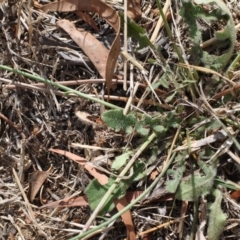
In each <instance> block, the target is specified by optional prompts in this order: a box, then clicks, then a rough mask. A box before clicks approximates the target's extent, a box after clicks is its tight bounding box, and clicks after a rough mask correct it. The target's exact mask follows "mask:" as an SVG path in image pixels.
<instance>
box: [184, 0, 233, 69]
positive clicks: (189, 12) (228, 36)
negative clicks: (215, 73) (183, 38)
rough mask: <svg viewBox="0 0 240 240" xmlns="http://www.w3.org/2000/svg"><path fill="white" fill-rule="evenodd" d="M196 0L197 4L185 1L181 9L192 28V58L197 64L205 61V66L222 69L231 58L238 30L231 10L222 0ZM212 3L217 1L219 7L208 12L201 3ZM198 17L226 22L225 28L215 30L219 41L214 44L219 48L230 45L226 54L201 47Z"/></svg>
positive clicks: (190, 34)
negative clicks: (208, 50) (216, 53)
mask: <svg viewBox="0 0 240 240" xmlns="http://www.w3.org/2000/svg"><path fill="white" fill-rule="evenodd" d="M194 2H195V3H196V4H197V5H196V4H193V3H192V2H190V1H183V5H182V8H181V11H180V14H181V15H182V17H183V18H184V21H185V22H186V23H187V24H188V25H189V28H190V31H189V36H190V38H191V39H192V42H193V47H192V49H191V55H192V59H194V60H195V64H196V65H199V64H201V63H203V64H204V65H205V67H208V68H212V69H215V70H219V69H222V68H223V67H225V66H226V64H227V63H228V61H229V60H230V58H231V56H232V53H233V50H234V45H235V41H236V30H235V27H234V21H233V18H232V15H231V12H230V11H229V9H228V8H227V6H226V5H225V4H224V2H223V1H221V0H195V1H194ZM211 3H213V4H214V3H215V4H216V5H217V6H218V8H216V9H214V10H212V11H211V12H210V11H209V12H206V11H205V10H204V9H203V7H202V6H201V4H209V5H210V4H211ZM198 19H203V20H205V21H206V22H212V21H215V22H219V21H222V22H226V25H225V28H223V29H222V30H221V31H218V32H215V38H216V39H217V43H216V44H214V47H217V48H221V47H223V46H224V45H228V46H229V48H228V50H227V51H225V53H224V54H222V55H220V56H217V55H213V54H209V53H208V52H206V51H203V50H202V48H201V47H200V44H201V43H202V36H201V35H202V34H201V28H200V25H199V24H197V20H198Z"/></svg>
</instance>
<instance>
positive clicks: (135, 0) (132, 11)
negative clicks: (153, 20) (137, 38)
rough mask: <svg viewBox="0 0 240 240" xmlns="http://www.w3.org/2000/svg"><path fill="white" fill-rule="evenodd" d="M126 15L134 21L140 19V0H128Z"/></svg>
mask: <svg viewBox="0 0 240 240" xmlns="http://www.w3.org/2000/svg"><path fill="white" fill-rule="evenodd" d="M127 4H128V17H130V18H131V19H133V20H134V21H138V20H140V19H141V16H142V10H141V5H140V0H128V2H127Z"/></svg>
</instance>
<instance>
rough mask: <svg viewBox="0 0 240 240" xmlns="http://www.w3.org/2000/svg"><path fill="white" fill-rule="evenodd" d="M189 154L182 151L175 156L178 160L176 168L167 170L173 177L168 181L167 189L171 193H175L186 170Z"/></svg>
mask: <svg viewBox="0 0 240 240" xmlns="http://www.w3.org/2000/svg"><path fill="white" fill-rule="evenodd" d="M186 156H187V152H186V151H184V152H180V153H178V154H177V156H176V157H175V160H174V162H177V166H176V170H173V169H169V170H168V171H167V175H168V176H170V177H171V178H172V179H171V180H168V181H167V183H166V190H167V191H168V192H170V193H175V192H176V190H177V188H178V186H179V184H180V182H181V179H182V176H183V173H184V171H185V158H186Z"/></svg>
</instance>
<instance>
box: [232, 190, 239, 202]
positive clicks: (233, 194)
mask: <svg viewBox="0 0 240 240" xmlns="http://www.w3.org/2000/svg"><path fill="white" fill-rule="evenodd" d="M230 196H231V198H232V199H235V200H237V199H239V198H240V190H237V191H233V192H232V193H231V195H230Z"/></svg>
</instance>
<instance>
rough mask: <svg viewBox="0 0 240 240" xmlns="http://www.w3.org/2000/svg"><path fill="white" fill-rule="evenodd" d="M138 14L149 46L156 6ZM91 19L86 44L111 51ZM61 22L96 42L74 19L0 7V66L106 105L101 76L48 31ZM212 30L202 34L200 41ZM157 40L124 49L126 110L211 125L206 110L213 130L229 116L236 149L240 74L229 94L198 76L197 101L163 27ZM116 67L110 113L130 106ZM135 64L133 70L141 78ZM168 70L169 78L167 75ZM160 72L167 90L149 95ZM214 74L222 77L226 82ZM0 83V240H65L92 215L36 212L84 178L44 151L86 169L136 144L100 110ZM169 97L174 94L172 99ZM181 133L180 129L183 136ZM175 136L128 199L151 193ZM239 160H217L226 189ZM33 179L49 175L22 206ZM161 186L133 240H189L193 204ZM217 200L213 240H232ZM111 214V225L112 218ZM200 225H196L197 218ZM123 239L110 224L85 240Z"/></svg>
mask: <svg viewBox="0 0 240 240" xmlns="http://www.w3.org/2000/svg"><path fill="white" fill-rule="evenodd" d="M39 2H41V1H39ZM173 2H174V3H172V9H171V10H169V12H168V14H170V12H172V16H174V17H173V19H171V20H169V23H170V27H171V31H172V33H173V37H174V41H175V42H176V43H177V45H178V46H179V47H180V50H181V52H182V56H183V59H184V60H185V63H187V62H188V61H189V63H190V64H191V61H192V59H189V58H188V54H189V48H190V46H189V44H190V43H189V39H188V38H187V33H188V27H187V25H185V24H184V23H183V21H182V20H181V18H180V17H179V16H178V14H176V12H177V11H179V6H178V5H175V3H176V2H177V1H173ZM35 4H36V3H35ZM109 4H111V5H112V6H113V7H115V8H116V9H119V10H123V6H122V4H121V3H116V2H112V1H111V2H110V3H109ZM228 6H229V8H230V9H231V11H232V14H233V17H234V21H235V25H236V26H237V25H238V24H239V22H240V14H239V12H240V6H239V3H238V2H237V1H231V3H228ZM141 8H142V18H141V20H140V21H139V22H138V23H139V25H141V26H142V27H143V28H144V29H146V31H147V33H148V34H149V38H150V39H151V36H152V34H153V33H154V30H155V29H156V26H157V27H159V24H157V22H158V19H159V11H158V9H157V6H156V4H155V3H152V2H150V1H142V5H141ZM92 17H93V19H94V20H95V22H97V25H98V27H100V29H101V32H100V33H98V34H96V33H94V34H95V35H96V36H97V38H98V39H100V40H101V41H102V42H104V44H105V45H109V44H110V43H111V42H112V41H113V37H114V32H113V31H112V29H111V28H110V27H109V26H108V25H107V24H106V22H105V21H104V20H102V19H101V18H99V17H98V15H96V14H95V15H94V14H92ZM175 17H176V19H175ZM60 18H67V19H69V20H70V21H73V22H74V23H75V24H77V25H78V27H82V28H85V29H86V30H87V31H90V32H94V31H93V30H92V28H91V27H89V25H87V24H86V23H85V22H84V21H82V20H80V19H79V18H78V17H77V16H76V15H75V14H73V13H43V12H41V11H40V10H39V9H38V8H36V7H33V6H31V4H30V1H23V0H21V1H14V0H13V1H1V3H0V19H1V23H0V28H1V31H0V39H1V43H0V47H1V51H0V61H1V65H6V66H9V67H12V68H16V69H20V70H24V71H26V72H29V73H34V74H37V75H39V76H42V77H44V78H47V79H50V80H52V81H54V82H58V83H61V84H63V85H66V86H69V87H71V88H73V89H77V90H79V91H81V92H83V93H87V94H91V95H93V96H96V97H97V98H101V97H103V98H104V99H107V98H108V95H107V93H105V92H104V90H105V88H104V86H103V84H102V83H103V82H104V79H102V78H101V77H100V76H99V73H98V72H97V71H96V69H95V68H94V66H93V64H92V63H91V61H90V60H89V59H88V57H87V56H86V55H84V53H83V52H82V50H81V49H80V48H79V47H78V46H77V45H76V44H75V43H74V42H73V41H72V40H71V39H70V37H69V36H68V34H66V33H65V32H63V31H62V30H60V29H59V28H57V27H56V25H55V23H56V20H57V19H60ZM173 23H175V24H173ZM160 25H161V24H160ZM213 27H214V26H210V27H209V26H206V32H207V31H208V30H209V28H210V30H211V28H213ZM210 30H209V31H210ZM210 32H211V31H210ZM176 33H177V34H176ZM154 35H155V33H154ZM157 36H158V37H157V39H156V42H155V41H154V39H155V36H153V37H152V41H153V42H154V44H155V45H156V46H157V48H158V51H153V50H151V49H150V48H144V49H142V50H137V49H136V41H135V40H134V39H132V42H130V43H129V44H128V48H129V49H128V51H129V54H130V56H132V57H133V59H134V61H136V62H137V63H135V62H134V61H130V62H129V64H128V66H127V67H128V69H127V71H128V73H127V80H128V81H127V86H128V87H129V86H130V87H131V88H130V94H132V97H133V99H132V101H131V102H130V103H131V104H132V105H133V106H132V109H133V110H136V111H139V112H141V113H144V114H145V115H149V116H152V115H153V114H155V113H158V114H159V112H160V111H159V109H160V108H161V111H162V114H163V115H164V114H166V113H167V112H168V111H170V110H173V109H179V111H180V114H179V117H180V118H181V119H183V120H186V121H187V119H188V118H190V116H195V115H196V116H197V115H198V116H199V115H200V116H201V117H204V119H208V118H212V117H213V116H211V110H212V109H211V108H214V110H213V112H214V113H216V114H217V117H218V118H221V120H223V121H225V120H224V118H222V115H224V114H225V115H226V116H230V117H229V119H230V120H229V119H228V120H229V122H225V123H226V125H227V126H230V127H232V128H234V136H235V139H236V140H237V141H239V136H238V132H239V114H238V109H239V104H238V103H239V97H238V92H239V91H238V90H239V88H240V87H239V86H240V83H239V71H240V69H239V68H237V69H236V70H235V72H234V73H235V75H234V77H233V78H232V79H231V81H233V82H234V88H232V86H231V84H229V82H226V81H219V82H214V81H213V78H212V73H208V74H207V73H206V72H204V71H199V74H200V77H201V81H202V82H203V86H202V88H203V91H202V95H201V94H200V95H199V94H198V93H199V92H200V90H201V89H200V87H199V86H197V87H198V89H199V92H198V93H196V92H194V91H192V89H191V88H188V87H186V84H183V83H182V79H183V72H184V71H183V70H182V69H181V68H180V67H179V66H178V65H177V63H178V57H177V55H176V52H175V50H174V46H173V42H172V41H171V39H170V38H169V36H168V34H167V32H166V29H165V28H164V26H163V28H162V29H161V30H159V33H158V34H157ZM239 41H240V33H239V31H238V32H237V42H236V46H235V50H234V53H239V52H240V45H239ZM233 59H234V58H233ZM233 59H232V60H233ZM149 60H150V61H149ZM123 63H124V57H123V56H122V55H121V56H119V59H118V63H117V67H116V72H115V76H114V80H113V81H112V86H111V92H110V96H109V99H110V101H111V102H112V103H114V104H116V105H117V106H121V107H123V108H124V107H126V102H127V101H128V99H129V93H128V92H126V91H124V90H123V84H124V83H123V82H124V81H123V79H124V67H123V65H124V64H123ZM166 63H167V65H166ZM137 64H140V69H139V67H138V66H139V65H137ZM166 66H167V67H169V69H170V70H169V69H166ZM141 67H142V68H141ZM168 70H169V71H170V74H169V76H171V78H170V77H168V78H167V81H169V82H168V83H167V84H166V86H165V87H164V86H160V87H158V88H156V89H155V90H154V91H150V90H149V88H148V83H155V82H156V81H157V80H159V78H160V77H162V75H163V74H164V72H166V71H168ZM198 70H199V69H198ZM219 74H220V75H224V72H221V73H219ZM213 76H214V75H213ZM125 79H126V78H125ZM0 82H1V93H0V98H1V104H0V109H1V113H0V118H1V125H0V189H1V191H0V238H1V239H25V240H28V239H36V240H40V239H70V238H71V237H73V236H75V235H77V234H79V233H80V232H81V230H82V229H83V228H84V224H85V223H86V222H87V220H88V219H89V218H90V216H91V213H92V210H91V209H90V207H88V206H81V207H65V208H57V207H56V208H43V209H42V208H40V207H41V206H42V205H45V204H47V203H49V202H52V201H57V200H60V199H63V198H67V197H72V196H80V195H83V191H84V189H85V188H86V186H87V185H88V184H89V182H90V181H91V179H92V178H91V177H90V175H89V174H88V173H87V172H86V171H85V170H84V169H83V167H81V166H79V165H78V164H76V163H74V162H72V161H70V160H69V159H66V158H65V157H63V156H60V155H57V154H53V153H51V152H50V151H49V149H50V148H56V149H62V150H66V151H69V152H72V153H74V154H77V155H79V156H82V157H84V158H87V159H89V160H93V159H97V161H99V158H97V157H103V156H104V155H106V154H107V153H108V151H106V149H113V150H114V154H113V155H112V156H117V155H118V150H119V149H120V148H124V147H126V146H127V147H129V148H132V149H136V148H137V147H139V145H140V144H141V141H144V140H143V139H142V138H140V137H138V136H135V135H134V134H132V135H131V134H129V135H127V134H125V133H123V132H122V131H120V132H118V133H116V132H114V131H113V130H110V129H109V128H107V127H106V126H105V125H101V124H100V123H101V122H100V115H101V113H102V112H103V111H104V109H103V108H102V106H101V105H100V104H99V103H94V102H91V101H88V100H86V99H81V98H78V97H76V96H74V95H71V94H69V95H66V94H64V93H63V92H62V91H60V90H59V89H56V88H54V87H52V86H47V85H44V84H42V83H36V82H34V81H32V80H30V79H28V78H25V77H23V76H19V75H16V74H13V73H10V72H7V71H4V70H0ZM136 82H139V86H138V89H137V90H136V91H135V93H134V94H133V92H134V91H133V89H134V86H135V84H136ZM173 93H175V95H174V96H173V95H172V94H173ZM203 93H204V97H205V98H206V99H204V97H203ZM229 94H230V95H231V94H232V95H233V97H231V100H229V101H227V100H222V102H221V99H223V97H224V96H226V97H229ZM102 95H103V96H102ZM171 96H172V98H171V99H170V97H171ZM210 98H211V101H210ZM204 100H206V102H207V103H209V104H211V106H210V108H209V107H206V108H204V107H203V102H204ZM131 104H130V105H131ZM230 105H231V106H230ZM234 108H236V109H237V110H234ZM77 111H81V112H86V113H88V114H89V115H90V117H91V118H90V120H89V121H90V123H89V122H88V121H84V120H83V119H81V120H80V119H79V118H78V117H77V116H76V114H75V113H76V112H77ZM204 119H202V121H203V120H204ZM93 123H94V124H93ZM96 123H97V124H96ZM228 124H229V125H228ZM194 126H195V125H194ZM185 130H186V129H183V132H185ZM206 134H208V135H211V134H212V132H207V131H206ZM173 136H174V131H169V132H168V135H166V136H164V138H162V139H157V140H156V146H157V147H158V148H159V149H157V150H156V152H155V155H156V156H155V157H156V158H155V159H154V160H153V162H152V163H151V164H150V165H149V166H148V170H149V173H148V176H147V177H146V178H145V179H144V180H142V181H139V182H137V183H134V184H132V185H131V187H130V190H131V191H143V190H144V189H145V188H146V187H148V186H149V185H150V184H151V182H152V178H154V176H153V174H158V172H157V173H156V171H154V169H157V170H158V171H161V168H162V166H163V163H164V160H165V159H166V157H167V154H168V149H169V147H170V144H171V142H172V138H173ZM184 140H186V139H185V136H182V139H181V138H180V139H179V142H178V144H179V146H181V145H182V143H181V142H183V141H184ZM198 140H199V139H198ZM72 143H79V144H82V145H91V146H96V147H99V149H97V150H96V149H90V150H89V149H83V148H77V147H73V146H72ZM222 144H223V142H221V141H218V142H217V143H216V144H215V145H212V146H211V147H212V149H215V150H216V149H218V148H220V146H221V145H222ZM183 145H184V144H183ZM185 146H186V144H185ZM161 149H162V151H161ZM216 151H217V150H216ZM151 154H152V152H151V151H150V150H149V151H146V152H144V153H143V154H142V158H143V159H148V158H150V157H149V156H152V155H151ZM238 156H239V151H238V149H237V148H236V147H235V146H231V148H230V149H228V150H227V151H226V152H224V153H223V154H222V155H220V156H219V162H218V166H217V174H218V176H219V177H221V178H222V179H224V180H226V181H227V180H231V181H232V182H233V183H235V184H236V185H237V184H238V181H239V171H240V170H239V169H240V168H239V157H238ZM112 159H113V157H110V160H112ZM237 161H238V162H237ZM189 162H191V161H188V162H186V165H187V168H188V170H189V172H190V168H191V164H190V163H189ZM36 170H40V171H48V170H49V171H50V172H51V174H50V175H49V177H48V178H47V180H46V181H45V182H44V184H42V186H41V189H40V191H39V193H38V194H37V195H36V197H35V198H34V200H33V201H32V202H31V203H30V202H29V180H28V178H29V175H30V174H31V173H33V172H34V171H36ZM152 172H153V173H152ZM151 173H152V175H151ZM166 181H167V179H165V178H164V179H163V180H162V182H160V183H159V185H158V186H157V187H156V188H155V190H154V191H153V192H152V193H151V194H150V195H149V196H147V197H146V198H145V199H144V201H143V202H141V203H139V204H138V205H136V206H135V207H134V208H133V209H132V217H133V222H134V227H135V230H136V233H139V234H140V235H139V239H144V240H147V239H187V237H189V236H190V232H191V225H192V221H193V220H192V219H193V215H194V214H193V212H194V210H193V209H194V205H193V203H191V202H190V203H187V202H184V201H178V200H177V201H174V195H173V194H167V193H166V191H165V188H164V183H165V182H166ZM34 186H35V185H34ZM237 186H239V185H237ZM222 192H223V196H224V200H223V203H222V209H223V210H224V212H225V213H227V215H228V220H227V224H226V226H225V228H224V233H223V236H222V237H221V239H239V236H240V232H239V230H238V229H239V221H238V218H239V216H240V208H239V205H238V202H237V201H235V200H234V199H232V198H231V197H230V196H229V189H227V188H222ZM206 201H207V200H206V199H205V198H201V199H200V204H199V212H202V214H201V218H203V219H206V217H207V214H208V213H207V212H206V213H204V211H205V210H206V209H207V208H206ZM109 214H110V215H112V214H113V212H111V213H109ZM107 217H109V215H108V216H107ZM170 220H172V221H170ZM198 220H199V222H198V224H199V223H200V220H201V219H200V217H199V219H198ZM103 221H104V219H103V218H97V219H96V220H95V221H94V224H95V225H98V224H100V223H102V222H103ZM198 224H197V226H199V225H198ZM149 229H154V230H153V231H152V232H150V233H147V232H145V231H147V230H149ZM144 234H145V235H144ZM144 236H145V237H144ZM126 237H127V236H126V228H125V226H124V224H123V223H122V222H121V220H120V219H118V220H116V222H115V223H114V224H113V225H112V226H109V228H108V229H107V230H106V232H104V231H102V232H101V233H100V234H98V235H96V236H95V237H92V239H105V240H107V239H126ZM198 239H200V238H198Z"/></svg>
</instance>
